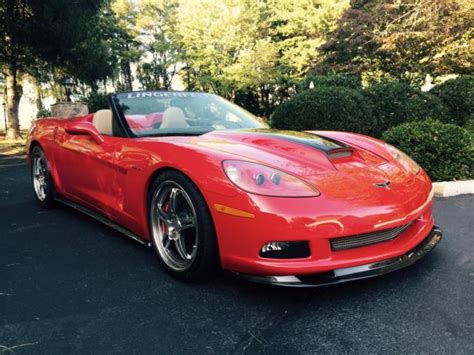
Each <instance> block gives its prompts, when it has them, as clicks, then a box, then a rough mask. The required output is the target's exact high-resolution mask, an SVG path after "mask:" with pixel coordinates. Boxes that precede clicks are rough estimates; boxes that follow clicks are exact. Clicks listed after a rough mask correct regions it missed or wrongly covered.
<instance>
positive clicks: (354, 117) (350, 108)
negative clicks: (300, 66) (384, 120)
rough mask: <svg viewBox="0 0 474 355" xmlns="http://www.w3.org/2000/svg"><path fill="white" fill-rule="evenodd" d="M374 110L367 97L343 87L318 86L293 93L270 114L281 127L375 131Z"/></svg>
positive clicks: (361, 131) (273, 123)
mask: <svg viewBox="0 0 474 355" xmlns="http://www.w3.org/2000/svg"><path fill="white" fill-rule="evenodd" d="M371 117H372V116H371V112H370V109H369V108H368V107H367V105H366V103H365V101H364V97H363V96H362V95H361V94H360V93H359V92H358V91H357V90H353V89H349V88H344V87H316V88H314V89H312V90H306V91H303V92H301V93H299V94H296V95H294V96H293V97H292V98H291V99H290V100H289V101H287V102H285V103H283V104H281V105H280V106H278V108H277V109H276V110H275V112H274V113H273V115H272V116H271V121H270V124H271V125H272V127H274V128H278V129H291V130H310V129H328V130H341V131H351V132H360V133H367V134H370V133H372V129H371V126H372V124H371V120H372V118H371Z"/></svg>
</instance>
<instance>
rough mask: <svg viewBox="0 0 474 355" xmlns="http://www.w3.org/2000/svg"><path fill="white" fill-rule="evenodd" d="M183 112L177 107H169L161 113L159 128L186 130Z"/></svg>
mask: <svg viewBox="0 0 474 355" xmlns="http://www.w3.org/2000/svg"><path fill="white" fill-rule="evenodd" d="M188 127H189V125H188V123H187V122H186V117H185V116H184V112H183V110H181V109H180V108H179V107H169V108H167V109H166V110H165V112H163V118H162V122H161V126H160V128H188Z"/></svg>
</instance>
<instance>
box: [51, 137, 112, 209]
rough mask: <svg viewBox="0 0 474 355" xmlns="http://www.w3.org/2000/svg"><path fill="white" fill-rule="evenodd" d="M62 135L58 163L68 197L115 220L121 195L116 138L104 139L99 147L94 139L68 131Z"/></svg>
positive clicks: (60, 176)
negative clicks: (117, 200)
mask: <svg viewBox="0 0 474 355" xmlns="http://www.w3.org/2000/svg"><path fill="white" fill-rule="evenodd" d="M60 135H61V136H60V137H58V143H59V145H60V149H59V154H58V156H57V157H56V161H57V170H58V175H59V178H60V180H61V184H62V188H63V191H64V192H65V194H66V195H67V197H69V198H71V199H74V200H76V201H77V202H80V203H82V204H86V205H87V206H88V207H90V208H93V209H95V210H97V211H100V212H102V213H104V214H106V215H107V216H109V217H112V216H113V214H114V213H113V207H114V205H115V204H116V196H117V192H118V191H117V190H118V186H117V184H116V181H117V179H116V174H117V167H116V166H115V164H114V160H115V156H114V155H115V154H114V153H115V150H116V148H115V147H116V142H115V137H111V136H102V138H103V142H102V144H99V143H98V142H96V140H94V139H93V137H91V136H90V135H85V134H84V135H80V134H70V133H67V132H66V131H63V132H62V133H61V134H60Z"/></svg>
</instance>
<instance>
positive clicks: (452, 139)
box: [383, 120, 474, 181]
mask: <svg viewBox="0 0 474 355" xmlns="http://www.w3.org/2000/svg"><path fill="white" fill-rule="evenodd" d="M383 139H384V140H385V141H386V142H387V143H390V144H393V145H394V146H396V147H397V148H400V149H401V150H402V151H404V152H405V153H407V154H408V155H409V156H411V157H412V158H413V159H414V160H415V161H416V162H417V163H418V164H420V166H421V167H423V169H425V170H426V172H427V173H428V174H429V175H430V177H431V179H433V180H434V181H444V180H453V179H455V180H460V179H469V178H472V177H473V166H474V149H473V146H472V143H471V136H470V134H469V132H468V131H467V130H465V129H464V128H462V127H459V126H456V125H453V124H445V123H441V122H439V121H434V120H426V121H418V122H410V123H405V124H402V125H400V126H397V127H393V128H391V129H389V130H388V131H387V132H385V133H384V135H383Z"/></svg>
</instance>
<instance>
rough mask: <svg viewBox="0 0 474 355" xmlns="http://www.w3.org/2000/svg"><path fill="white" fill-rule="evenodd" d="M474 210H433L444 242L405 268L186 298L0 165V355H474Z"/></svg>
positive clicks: (153, 269)
mask: <svg viewBox="0 0 474 355" xmlns="http://www.w3.org/2000/svg"><path fill="white" fill-rule="evenodd" d="M473 211H474V198H473V197H472V196H460V197H455V198H449V199H442V200H437V201H436V204H435V216H436V219H437V222H438V224H439V225H440V226H442V228H443V229H444V231H445V238H444V240H443V241H442V243H441V244H440V245H439V247H438V248H437V249H436V250H434V251H433V252H432V253H431V254H430V255H429V256H428V257H426V258H425V259H423V260H421V261H420V262H419V263H418V264H416V265H414V266H413V267H411V268H408V269H405V270H402V271H399V272H396V273H393V274H390V275H386V276H384V277H380V278H377V279H371V280H365V281H360V282H355V283H350V284H345V285H338V286H333V287H326V288H319V289H283V288H276V287H269V286H262V285H254V284H249V283H244V282H238V281H236V280H233V279H230V278H225V277H221V278H219V279H218V280H215V281H213V282H211V283H207V284H200V285H186V284H182V283H179V282H177V281H175V280H173V279H171V278H170V277H169V276H167V275H166V274H165V273H164V272H163V271H162V269H161V268H160V266H159V264H158V262H157V260H156V258H155V257H154V255H153V253H152V251H151V250H150V249H148V248H146V247H143V246H140V245H139V244H138V243H135V242H133V241H131V240H128V239H127V238H125V237H122V236H121V235H120V234H118V233H116V232H114V231H112V230H110V229H108V228H107V227H104V226H102V225H101V224H99V223H97V222H95V221H93V220H91V219H90V218H88V217H85V216H83V215H81V214H79V213H78V212H75V211H73V210H71V209H69V208H66V207H60V208H57V209H55V210H52V211H44V210H41V209H40V208H38V207H37V206H36V205H35V203H34V200H33V197H32V192H31V188H30V185H29V176H28V169H27V167H26V166H25V165H24V164H23V163H22V161H19V160H15V159H9V160H7V159H5V158H1V157H0V354H2V355H3V354H13V353H14V352H15V353H17V354H29V353H31V354H41V353H48V354H52V353H60V354H64V353H69V352H73V353H111V352H113V353H127V354H129V353H138V354H141V353H149V352H155V353H158V352H160V353H235V354H240V353H255V352H260V353H268V354H270V353H349V352H355V353H400V352H403V353H424V354H431V353H459V354H461V353H465V354H473V353H474V232H473V230H474V218H473V216H474V212H473Z"/></svg>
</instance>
